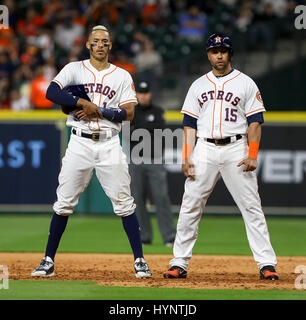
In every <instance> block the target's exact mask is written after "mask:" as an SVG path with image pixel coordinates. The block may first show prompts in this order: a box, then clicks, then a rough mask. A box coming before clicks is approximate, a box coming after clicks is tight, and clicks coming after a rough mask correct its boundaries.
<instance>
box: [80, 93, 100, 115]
mask: <svg viewBox="0 0 306 320" xmlns="http://www.w3.org/2000/svg"><path fill="white" fill-rule="evenodd" d="M77 106H78V107H80V108H82V109H83V111H84V113H85V114H86V115H87V117H88V118H89V119H90V118H98V117H100V118H101V117H102V114H101V112H100V111H99V110H98V108H97V106H96V105H95V104H94V103H92V102H90V101H87V100H85V99H83V98H80V99H79V100H78V102H77Z"/></svg>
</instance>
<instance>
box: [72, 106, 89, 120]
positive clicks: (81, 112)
mask: <svg viewBox="0 0 306 320" xmlns="http://www.w3.org/2000/svg"><path fill="white" fill-rule="evenodd" d="M74 114H75V115H76V117H77V118H78V119H80V120H84V121H88V120H89V118H88V117H87V114H86V113H85V112H84V110H83V109H82V108H78V109H77V110H75V111H74Z"/></svg>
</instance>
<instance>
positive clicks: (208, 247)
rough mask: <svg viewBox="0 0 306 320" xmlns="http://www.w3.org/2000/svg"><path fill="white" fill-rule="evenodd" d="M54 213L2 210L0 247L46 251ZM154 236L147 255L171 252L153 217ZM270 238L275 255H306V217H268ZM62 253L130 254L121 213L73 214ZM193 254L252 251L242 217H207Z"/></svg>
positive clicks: (12, 249)
mask: <svg viewBox="0 0 306 320" xmlns="http://www.w3.org/2000/svg"><path fill="white" fill-rule="evenodd" d="M50 218H51V216H50V215H44V216H41V215H36V216H30V215H29V216H24V215H21V216H20V215H13V216H8V215H1V216H0V251H2V252H5V251H7V252H43V251H44V249H45V245H46V241H47V237H48V230H49V223H50ZM152 221H153V230H154V240H153V245H152V246H145V248H144V250H145V253H147V254H159V253H170V254H171V253H172V249H171V248H167V247H165V246H164V245H163V242H162V239H161V236H160V233H159V231H158V227H157V223H156V220H155V218H152ZM267 223H268V227H269V232H270V237H271V242H272V244H273V247H274V249H275V251H276V254H277V255H282V256H305V255H306V246H305V243H306V218H282V217H281V218H276V217H269V218H267ZM58 252H84V253H95V252H97V253H130V252H131V249H130V246H129V242H128V240H127V237H126V234H125V232H124V230H123V227H122V223H121V219H120V218H118V217H108V216H107V217H105V216H104V217H97V216H91V217H84V216H77V215H76V216H71V217H70V218H69V221H68V225H67V229H66V231H65V233H64V235H63V238H62V241H61V243H60V247H59V251H58ZM193 253H194V254H220V255H221V254H230V255H251V251H250V248H249V245H248V242H247V238H246V233H245V227H244V223H243V220H242V218H241V217H212V216H209V217H204V218H202V220H201V222H200V225H199V237H198V240H197V242H196V245H195V247H194V250H193Z"/></svg>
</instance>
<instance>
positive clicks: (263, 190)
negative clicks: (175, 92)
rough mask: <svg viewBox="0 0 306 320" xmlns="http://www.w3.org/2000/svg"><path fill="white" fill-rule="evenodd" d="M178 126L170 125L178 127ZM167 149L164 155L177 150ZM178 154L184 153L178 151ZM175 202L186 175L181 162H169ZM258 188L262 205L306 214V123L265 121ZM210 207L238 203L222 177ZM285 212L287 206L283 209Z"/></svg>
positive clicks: (179, 199)
mask: <svg viewBox="0 0 306 320" xmlns="http://www.w3.org/2000/svg"><path fill="white" fill-rule="evenodd" d="M176 128H178V125H171V129H172V130H175V129H176ZM172 152H173V151H172V150H165V157H166V159H167V156H168V155H169V156H170V157H171V156H172V154H173V153H175V154H176V152H175V151H174V152H173V153H172ZM178 154H181V152H180V151H179V152H178ZM166 167H167V170H168V185H169V193H170V198H171V201H172V204H173V205H177V206H179V205H180V204H181V200H182V195H183V192H184V181H185V177H184V176H183V174H182V173H181V165H180V164H168V165H166ZM256 172H257V176H258V188H259V194H260V196H261V200H262V206H263V207H276V208H278V209H277V210H276V212H281V211H282V210H281V208H291V209H292V208H297V209H299V210H300V211H301V210H304V211H305V213H306V126H305V125H303V124H295V125H285V124H264V125H263V126H262V139H261V143H260V151H259V156H258V168H257V171H256ZM207 206H224V207H228V206H235V203H234V201H233V199H232V197H231V195H230V193H229V192H228V190H227V189H226V187H225V185H224V183H223V181H222V179H221V178H220V179H219V181H218V182H217V184H216V186H215V189H214V191H213V192H212V194H211V196H210V198H209V199H208V202H207ZM283 211H284V212H283V213H286V212H285V211H286V209H285V210H283Z"/></svg>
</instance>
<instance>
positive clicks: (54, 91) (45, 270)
mask: <svg viewBox="0 0 306 320" xmlns="http://www.w3.org/2000/svg"><path fill="white" fill-rule="evenodd" d="M86 47H87V49H88V50H89V53H90V59H88V60H83V61H76V62H71V63H68V64H67V65H66V66H65V67H64V68H63V69H62V70H61V71H60V73H59V74H58V75H57V76H56V77H55V78H54V79H53V81H52V82H51V84H50V86H49V88H48V90H47V93H46V97H47V98H48V99H50V100H51V101H53V102H54V103H56V104H59V105H62V106H63V107H62V109H63V111H64V112H65V113H68V118H67V126H70V127H72V130H71V133H72V134H71V137H70V141H69V144H68V148H67V150H66V154H65V156H64V158H63V161H62V168H61V172H60V174H59V186H58V188H57V201H56V202H55V203H54V206H53V209H54V212H55V213H54V215H53V216H52V220H51V224H50V231H49V237H48V243H47V247H46V252H45V257H44V258H43V259H42V261H41V263H40V265H39V266H38V267H37V268H36V269H34V270H33V271H32V273H31V275H32V276H33V277H34V276H42V277H51V276H53V275H54V257H55V254H56V251H57V248H58V245H59V242H60V239H61V236H62V234H63V232H64V230H65V228H66V224H67V220H68V217H69V215H71V214H72V213H73V210H74V208H75V206H76V205H77V203H78V199H79V196H80V195H81V193H82V192H83V191H84V190H85V188H86V187H87V185H88V184H89V182H90V179H91V177H92V174H93V170H95V172H96V175H97V178H98V180H99V182H100V184H101V186H102V188H103V189H104V191H105V193H106V195H107V196H108V197H109V198H110V200H111V202H112V205H113V209H114V212H115V214H116V215H117V216H120V217H121V218H122V223H123V227H124V230H125V232H126V234H127V236H128V239H129V241H130V244H131V247H132V251H133V254H134V269H135V272H136V277H137V278H143V277H151V276H152V273H151V272H150V270H149V268H148V265H147V263H146V262H145V260H144V258H143V252H142V243H141V237H140V231H139V223H138V219H137V216H136V214H135V207H136V206H135V203H134V198H133V197H132V196H131V192H130V175H129V172H128V164H127V161H126V156H125V154H124V153H123V151H122V148H121V145H120V140H119V136H118V133H119V131H120V130H121V123H122V121H125V120H127V121H131V120H132V119H133V116H134V108H135V105H136V103H137V99H136V93H135V89H134V85H133V81H132V78H131V76H130V75H129V73H128V72H127V71H125V70H123V69H121V68H118V67H116V66H115V65H113V64H111V63H109V62H108V55H109V51H110V50H111V47H112V43H111V40H110V36H109V32H108V30H107V29H106V28H105V27H104V26H96V27H94V28H93V29H92V31H91V33H90V34H89V37H88V41H87V43H86ZM66 88H69V90H66ZM71 92H72V93H73V94H71ZM101 205H103V204H101ZM101 222H102V220H101Z"/></svg>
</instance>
